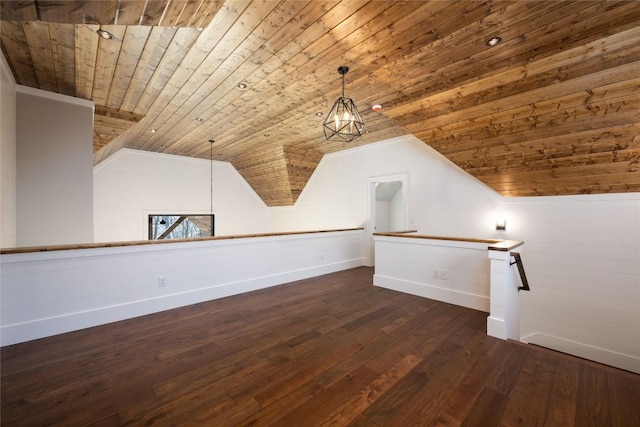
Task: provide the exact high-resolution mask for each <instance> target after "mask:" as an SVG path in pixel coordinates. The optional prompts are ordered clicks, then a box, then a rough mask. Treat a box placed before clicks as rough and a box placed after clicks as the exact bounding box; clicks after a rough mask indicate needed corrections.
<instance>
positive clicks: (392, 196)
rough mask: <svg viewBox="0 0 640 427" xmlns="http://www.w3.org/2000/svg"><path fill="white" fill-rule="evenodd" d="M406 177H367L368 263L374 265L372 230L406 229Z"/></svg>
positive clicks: (391, 230) (382, 231) (373, 231)
mask: <svg viewBox="0 0 640 427" xmlns="http://www.w3.org/2000/svg"><path fill="white" fill-rule="evenodd" d="M407 184H408V176H407V175H406V174H401V175H388V176H378V177H373V178H369V182H368V204H369V207H368V215H369V217H368V220H367V247H368V257H367V258H368V259H367V265H369V266H373V265H375V245H374V241H373V233H385V232H393V231H406V230H407V227H408V223H409V209H408V205H409V197H408V196H409V191H408V185H407Z"/></svg>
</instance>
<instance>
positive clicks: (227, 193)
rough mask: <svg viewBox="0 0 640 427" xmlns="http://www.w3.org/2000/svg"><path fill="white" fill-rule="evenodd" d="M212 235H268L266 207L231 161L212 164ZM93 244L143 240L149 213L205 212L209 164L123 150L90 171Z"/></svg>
mask: <svg viewBox="0 0 640 427" xmlns="http://www.w3.org/2000/svg"><path fill="white" fill-rule="evenodd" d="M213 182H214V184H213V213H214V215H215V234H216V235H217V236H221V235H233V234H246V233H263V232H268V231H270V230H269V225H268V222H267V207H266V205H265V204H264V202H262V200H261V199H260V198H259V197H258V195H257V194H256V193H255V192H254V191H253V189H252V188H251V187H250V186H249V185H248V184H247V182H246V181H245V180H244V179H243V178H242V176H240V174H239V173H238V172H237V171H236V170H235V169H234V168H233V166H231V164H229V163H224V162H215V161H214V163H213ZM94 204H95V207H94V212H95V220H94V224H95V233H94V235H95V241H96V242H110V241H127V240H146V239H147V238H148V229H147V218H148V215H149V214H159V213H175V214H180V213H185V214H187V213H188V214H208V213H210V210H211V162H210V161H209V160H202V159H194V158H188V157H181V156H172V155H167V154H157V153H150V152H145V151H138V150H129V149H123V150H120V151H118V152H117V153H116V154H114V155H113V156H111V157H109V158H108V159H106V160H105V161H103V162H102V163H100V164H98V165H97V166H95V168H94Z"/></svg>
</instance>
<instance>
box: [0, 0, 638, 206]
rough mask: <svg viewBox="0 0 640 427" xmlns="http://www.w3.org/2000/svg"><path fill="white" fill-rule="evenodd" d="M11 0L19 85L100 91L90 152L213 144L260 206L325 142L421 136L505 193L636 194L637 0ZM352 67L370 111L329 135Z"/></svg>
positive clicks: (308, 165) (286, 192)
mask: <svg viewBox="0 0 640 427" xmlns="http://www.w3.org/2000/svg"><path fill="white" fill-rule="evenodd" d="M1 6H2V7H1V9H0V17H1V19H2V22H1V24H0V25H1V30H2V33H1V34H2V37H1V40H2V49H3V52H4V54H5V57H6V58H7V60H8V62H9V65H10V67H11V69H12V71H13V73H14V76H15V78H16V81H17V82H18V83H19V84H21V85H26V86H31V87H35V88H40V89H44V90H47V91H52V92H58V93H62V94H66V95H71V96H76V97H79V98H84V99H89V100H92V101H94V102H95V104H96V113H95V122H94V123H95V135H94V151H95V153H94V159H95V162H96V163H98V162H100V161H102V160H104V159H105V158H107V157H108V156H110V155H111V154H113V153H115V152H116V151H117V150H119V149H120V148H123V147H128V148H134V149H141V150H149V151H155V152H161V153H170V154H177V155H183V156H191V157H200V158H205V159H209V156H210V149H211V148H212V147H211V144H210V143H209V140H210V139H213V140H215V143H214V145H213V157H214V159H215V160H221V161H229V162H231V163H232V164H233V165H234V166H235V168H236V169H237V170H238V171H239V172H240V173H241V174H242V175H243V176H244V178H245V179H246V180H247V182H248V183H249V184H250V185H251V186H252V187H253V188H254V189H255V191H256V192H257V193H258V194H259V195H260V197H262V199H263V200H264V201H265V203H267V204H268V205H270V206H277V205H291V204H294V203H295V201H296V199H297V197H298V195H299V194H300V192H301V191H302V188H304V185H305V184H306V182H307V180H308V179H309V177H310V176H311V174H312V173H313V171H314V169H315V167H316V166H317V164H318V162H319V161H320V159H321V158H322V156H323V155H324V154H327V153H332V152H335V151H339V150H343V149H346V148H351V147H354V146H358V145H363V144H369V143H372V142H376V141H379V140H382V139H386V138H389V137H393V136H399V135H404V134H408V133H411V134H413V135H415V136H416V137H417V138H419V139H420V140H422V141H423V142H424V143H425V144H428V145H430V146H431V147H433V148H434V149H436V150H437V151H439V152H440V153H442V154H443V155H444V156H446V157H447V158H449V159H450V160H451V161H452V162H454V163H455V164H456V165H458V166H459V167H460V168H462V169H464V170H465V171H467V172H468V173H470V174H471V175H473V176H475V177H476V178H477V179H479V180H480V181H482V182H484V183H486V184H487V185H489V186H490V187H492V188H494V189H495V190H496V191H498V192H500V193H501V194H503V195H505V196H536V195H559V194H582V193H608V192H635V191H640V172H639V170H638V169H639V162H640V2H639V1H585V0H578V1H557V0H553V1H541V0H540V1H539V0H530V1H527V0H520V1H484V2H483V1H443V0H434V1H381V0H374V1H368V0H332V1H301V0H297V1H288V0H285V1H275V0H265V1H244V0H110V1H84V0H77V1H5V0H2V3H1ZM98 29H104V30H107V31H109V32H110V33H112V34H113V38H112V39H110V40H107V39H103V38H100V37H98V35H97V34H96V31H97V30H98ZM492 37H500V38H501V39H502V41H501V43H499V44H497V45H495V46H488V45H487V44H486V42H487V40H489V39H490V38H492ZM342 65H346V66H348V67H349V68H350V71H349V72H348V73H347V75H346V90H345V92H346V96H347V97H350V98H353V100H354V101H355V103H356V105H357V107H358V108H359V110H360V112H361V114H362V116H363V118H364V121H365V131H366V133H365V134H364V135H363V136H362V137H361V138H359V139H357V140H355V141H353V142H351V143H343V142H338V141H327V140H325V137H324V135H323V132H322V121H323V119H324V117H325V116H326V115H327V113H328V112H329V109H330V108H331V106H332V104H333V102H334V101H335V99H336V98H337V97H338V96H339V95H340V91H341V77H340V75H339V74H338V72H337V69H338V67H339V66H342ZM373 104H381V105H382V106H383V108H382V110H381V111H379V112H374V111H373V110H372V109H371V106H372V105H373Z"/></svg>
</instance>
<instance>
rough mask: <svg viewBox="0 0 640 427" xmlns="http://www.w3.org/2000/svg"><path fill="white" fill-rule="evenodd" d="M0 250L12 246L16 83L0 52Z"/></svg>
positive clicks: (13, 243) (13, 233)
mask: <svg viewBox="0 0 640 427" xmlns="http://www.w3.org/2000/svg"><path fill="white" fill-rule="evenodd" d="M0 180H2V182H1V183H0V184H1V185H0V186H1V188H2V190H1V192H0V247H2V248H11V247H14V246H15V245H16V82H15V80H14V79H13V74H12V73H11V70H10V69H9V65H8V64H7V61H6V59H5V57H4V55H3V54H1V53H0Z"/></svg>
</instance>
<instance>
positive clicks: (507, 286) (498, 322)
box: [487, 247, 520, 341]
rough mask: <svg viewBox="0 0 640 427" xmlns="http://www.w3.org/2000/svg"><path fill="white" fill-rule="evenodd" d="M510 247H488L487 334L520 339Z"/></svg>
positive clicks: (518, 311) (515, 284) (515, 283)
mask: <svg viewBox="0 0 640 427" xmlns="http://www.w3.org/2000/svg"><path fill="white" fill-rule="evenodd" d="M511 249H512V247H507V248H506V250H505V247H500V248H499V249H498V248H496V247H490V248H489V258H490V259H491V279H490V280H491V289H490V313H489V317H488V318H487V335H489V336H492V337H496V338H501V339H503V340H506V339H512V340H518V341H520V302H519V299H518V286H519V283H518V281H517V279H516V276H515V272H514V269H513V268H511Z"/></svg>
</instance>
